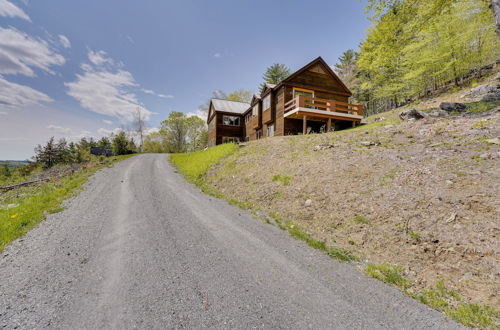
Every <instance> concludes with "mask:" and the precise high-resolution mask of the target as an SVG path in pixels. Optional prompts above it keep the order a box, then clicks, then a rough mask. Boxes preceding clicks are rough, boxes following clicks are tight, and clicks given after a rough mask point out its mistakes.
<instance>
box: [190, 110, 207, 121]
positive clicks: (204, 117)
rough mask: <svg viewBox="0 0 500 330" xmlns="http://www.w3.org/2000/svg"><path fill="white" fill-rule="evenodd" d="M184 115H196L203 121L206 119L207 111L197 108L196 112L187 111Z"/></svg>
mask: <svg viewBox="0 0 500 330" xmlns="http://www.w3.org/2000/svg"><path fill="white" fill-rule="evenodd" d="M186 116H188V117H191V116H196V117H198V118H201V119H203V121H206V120H207V113H206V112H204V111H201V110H197V111H196V112H188V113H187V114H186Z"/></svg>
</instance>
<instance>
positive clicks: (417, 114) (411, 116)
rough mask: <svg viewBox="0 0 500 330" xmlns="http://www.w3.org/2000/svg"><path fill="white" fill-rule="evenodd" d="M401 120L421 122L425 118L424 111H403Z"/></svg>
mask: <svg viewBox="0 0 500 330" xmlns="http://www.w3.org/2000/svg"><path fill="white" fill-rule="evenodd" d="M399 118H401V119H402V120H419V119H422V118H425V114H424V113H423V112H422V111H418V110H417V109H410V110H405V111H402V112H401V113H400V114H399Z"/></svg>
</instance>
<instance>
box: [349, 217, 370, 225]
mask: <svg viewBox="0 0 500 330" xmlns="http://www.w3.org/2000/svg"><path fill="white" fill-rule="evenodd" d="M352 220H353V221H354V222H355V223H359V224H367V223H368V222H369V221H368V219H367V218H365V217H364V216H362V215H357V216H355V217H354V219H352Z"/></svg>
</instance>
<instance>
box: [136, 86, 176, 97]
mask: <svg viewBox="0 0 500 330" xmlns="http://www.w3.org/2000/svg"><path fill="white" fill-rule="evenodd" d="M141 91H142V92H143V93H145V94H149V95H156V96H158V97H161V98H164V99H172V98H174V96H173V95H171V94H161V93H156V92H155V91H153V90H151V89H145V88H142V89H141Z"/></svg>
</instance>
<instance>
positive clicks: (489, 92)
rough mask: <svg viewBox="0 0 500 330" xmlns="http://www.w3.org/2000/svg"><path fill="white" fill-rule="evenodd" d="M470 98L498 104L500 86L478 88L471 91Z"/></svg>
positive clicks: (489, 85)
mask: <svg viewBox="0 0 500 330" xmlns="http://www.w3.org/2000/svg"><path fill="white" fill-rule="evenodd" d="M468 96H472V97H475V98H480V99H481V101H490V102H498V101H500V85H498V84H487V85H481V86H477V87H475V88H473V89H471V91H470V93H469V94H468Z"/></svg>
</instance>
